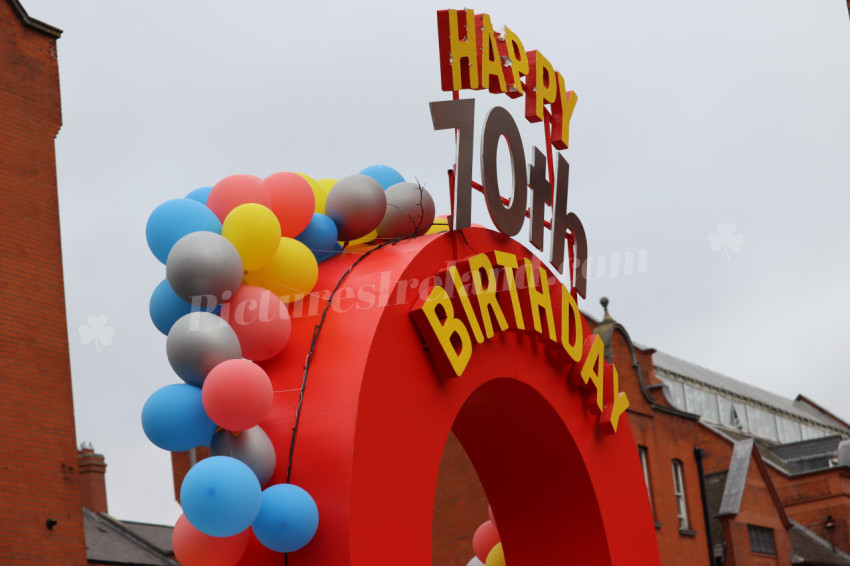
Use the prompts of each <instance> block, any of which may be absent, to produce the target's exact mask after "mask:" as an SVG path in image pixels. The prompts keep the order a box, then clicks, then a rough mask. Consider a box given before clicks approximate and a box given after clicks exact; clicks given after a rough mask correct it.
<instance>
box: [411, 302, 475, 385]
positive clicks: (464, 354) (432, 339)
mask: <svg viewBox="0 0 850 566" xmlns="http://www.w3.org/2000/svg"><path fill="white" fill-rule="evenodd" d="M437 307H440V308H442V309H443V313H444V314H445V317H441V316H440V315H439V314H437ZM410 314H411V316H412V317H413V321H414V322H415V323H416V327H417V328H418V329H419V333H420V334H421V335H422V337H423V338H424V339H425V343H426V344H427V345H428V348H429V349H430V350H431V354H432V356H433V359H434V361H435V362H436V363H437V366H438V367H439V368H440V370H441V371H442V372H443V373H445V374H447V375H451V374H454V375H456V376H459V375H461V374H462V373H463V370H465V369H466V364H468V363H469V360H470V359H471V358H472V339H471V338H470V337H469V331H468V330H467V329H466V325H465V324H464V323H463V321H462V320H460V319H458V318H455V313H454V307H453V306H452V300H451V298H449V296H448V294H447V293H446V290H445V289H443V288H442V287H440V286H439V285H438V286H436V287H434V289H432V290H431V294H430V295H429V296H428V299H427V300H426V301H425V302H423V303H422V306H421V307H420V308H419V309H417V310H414V311H411V313H410ZM456 343H458V345H459V346H460V350H458V349H457V348H456V346H455V344H456Z"/></svg>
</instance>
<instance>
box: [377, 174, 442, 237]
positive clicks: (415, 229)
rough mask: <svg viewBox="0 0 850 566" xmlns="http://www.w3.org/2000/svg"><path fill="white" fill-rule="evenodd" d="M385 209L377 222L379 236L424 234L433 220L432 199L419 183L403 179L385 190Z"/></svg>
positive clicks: (433, 208)
mask: <svg viewBox="0 0 850 566" xmlns="http://www.w3.org/2000/svg"><path fill="white" fill-rule="evenodd" d="M385 194H386V197H387V210H386V213H385V214H384V218H383V220H381V223H380V224H378V237H379V238H403V237H405V236H414V235H417V236H418V235H420V234H424V233H425V232H427V231H428V228H430V227H431V223H432V222H434V214H435V207H434V199H433V198H432V197H431V195H430V194H429V193H428V191H426V190H425V187H423V186H422V185H420V184H419V183H412V182H410V181H404V182H402V183H396V184H395V185H392V186H391V187H388V188H387V190H386V191H385Z"/></svg>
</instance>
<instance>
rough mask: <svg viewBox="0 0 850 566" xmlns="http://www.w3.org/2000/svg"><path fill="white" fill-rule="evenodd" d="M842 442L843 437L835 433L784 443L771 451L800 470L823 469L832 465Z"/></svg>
mask: <svg viewBox="0 0 850 566" xmlns="http://www.w3.org/2000/svg"><path fill="white" fill-rule="evenodd" d="M840 442H841V437H840V436H838V435H834V436H827V437H824V438H816V439H812V440H803V441H801V442H791V443H788V444H782V445H780V446H774V447H773V448H771V449H770V451H771V452H773V453H774V454H775V455H776V456H777V457H778V458H781V459H782V460H783V461H784V462H785V463H786V464H790V465H792V466H794V467H795V468H797V469H799V470H800V471H809V470H821V469H824V468H828V467H829V466H830V464H829V462H830V460H832V459H833V458H835V456H836V454H837V453H838V444H839V443H840Z"/></svg>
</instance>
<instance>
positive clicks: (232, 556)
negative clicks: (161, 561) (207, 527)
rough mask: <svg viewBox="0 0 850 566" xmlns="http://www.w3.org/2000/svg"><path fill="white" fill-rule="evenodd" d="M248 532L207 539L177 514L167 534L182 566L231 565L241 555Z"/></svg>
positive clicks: (238, 559) (206, 536)
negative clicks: (175, 520) (177, 516)
mask: <svg viewBox="0 0 850 566" xmlns="http://www.w3.org/2000/svg"><path fill="white" fill-rule="evenodd" d="M250 531H251V529H245V530H244V531H242V532H241V533H239V534H238V535H233V536H232V537H211V536H209V535H205V534H204V533H202V532H201V531H199V530H198V529H196V528H195V527H193V526H192V523H190V522H189V520H188V519H187V518H186V516H185V515H180V518H179V519H177V524H176V525H174V530H173V531H172V532H171V545H172V547H173V548H174V556H175V557H176V558H177V560H178V561H179V562H180V564H181V565H182V566H196V565H197V566H234V565H235V564H237V563H238V562H239V561H240V559H241V558H242V555H243V554H245V548H246V547H247V546H248V538H249V536H250V535H249V533H250Z"/></svg>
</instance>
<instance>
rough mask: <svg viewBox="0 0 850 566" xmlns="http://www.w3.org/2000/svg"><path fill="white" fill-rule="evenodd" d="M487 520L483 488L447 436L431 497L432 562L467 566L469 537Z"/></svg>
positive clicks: (452, 437)
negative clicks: (432, 500) (434, 488)
mask: <svg viewBox="0 0 850 566" xmlns="http://www.w3.org/2000/svg"><path fill="white" fill-rule="evenodd" d="M488 519H489V515H488V514H487V496H486V495H485V494H484V488H483V487H481V483H480V482H479V481H478V475H477V474H476V473H475V469H474V468H473V467H472V462H470V461H469V458H467V457H466V452H464V451H463V447H462V446H461V445H460V442H458V439H457V438H456V437H455V435H454V434H449V438H448V440H446V448H445V449H444V451H443V459H442V461H441V462H440V475H439V477H438V478H437V492H436V494H435V496H434V519H433V532H432V541H433V543H432V549H431V551H432V559H431V560H432V562H433V563H434V564H439V565H440V566H454V565H455V564H457V565H459V566H466V563H467V562H468V561H469V559H470V558H472V556H473V555H474V552H473V550H472V535H474V534H475V530H476V529H477V528H478V527H479V526H480V525H481V523H483V522H484V521H487V520H488Z"/></svg>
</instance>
